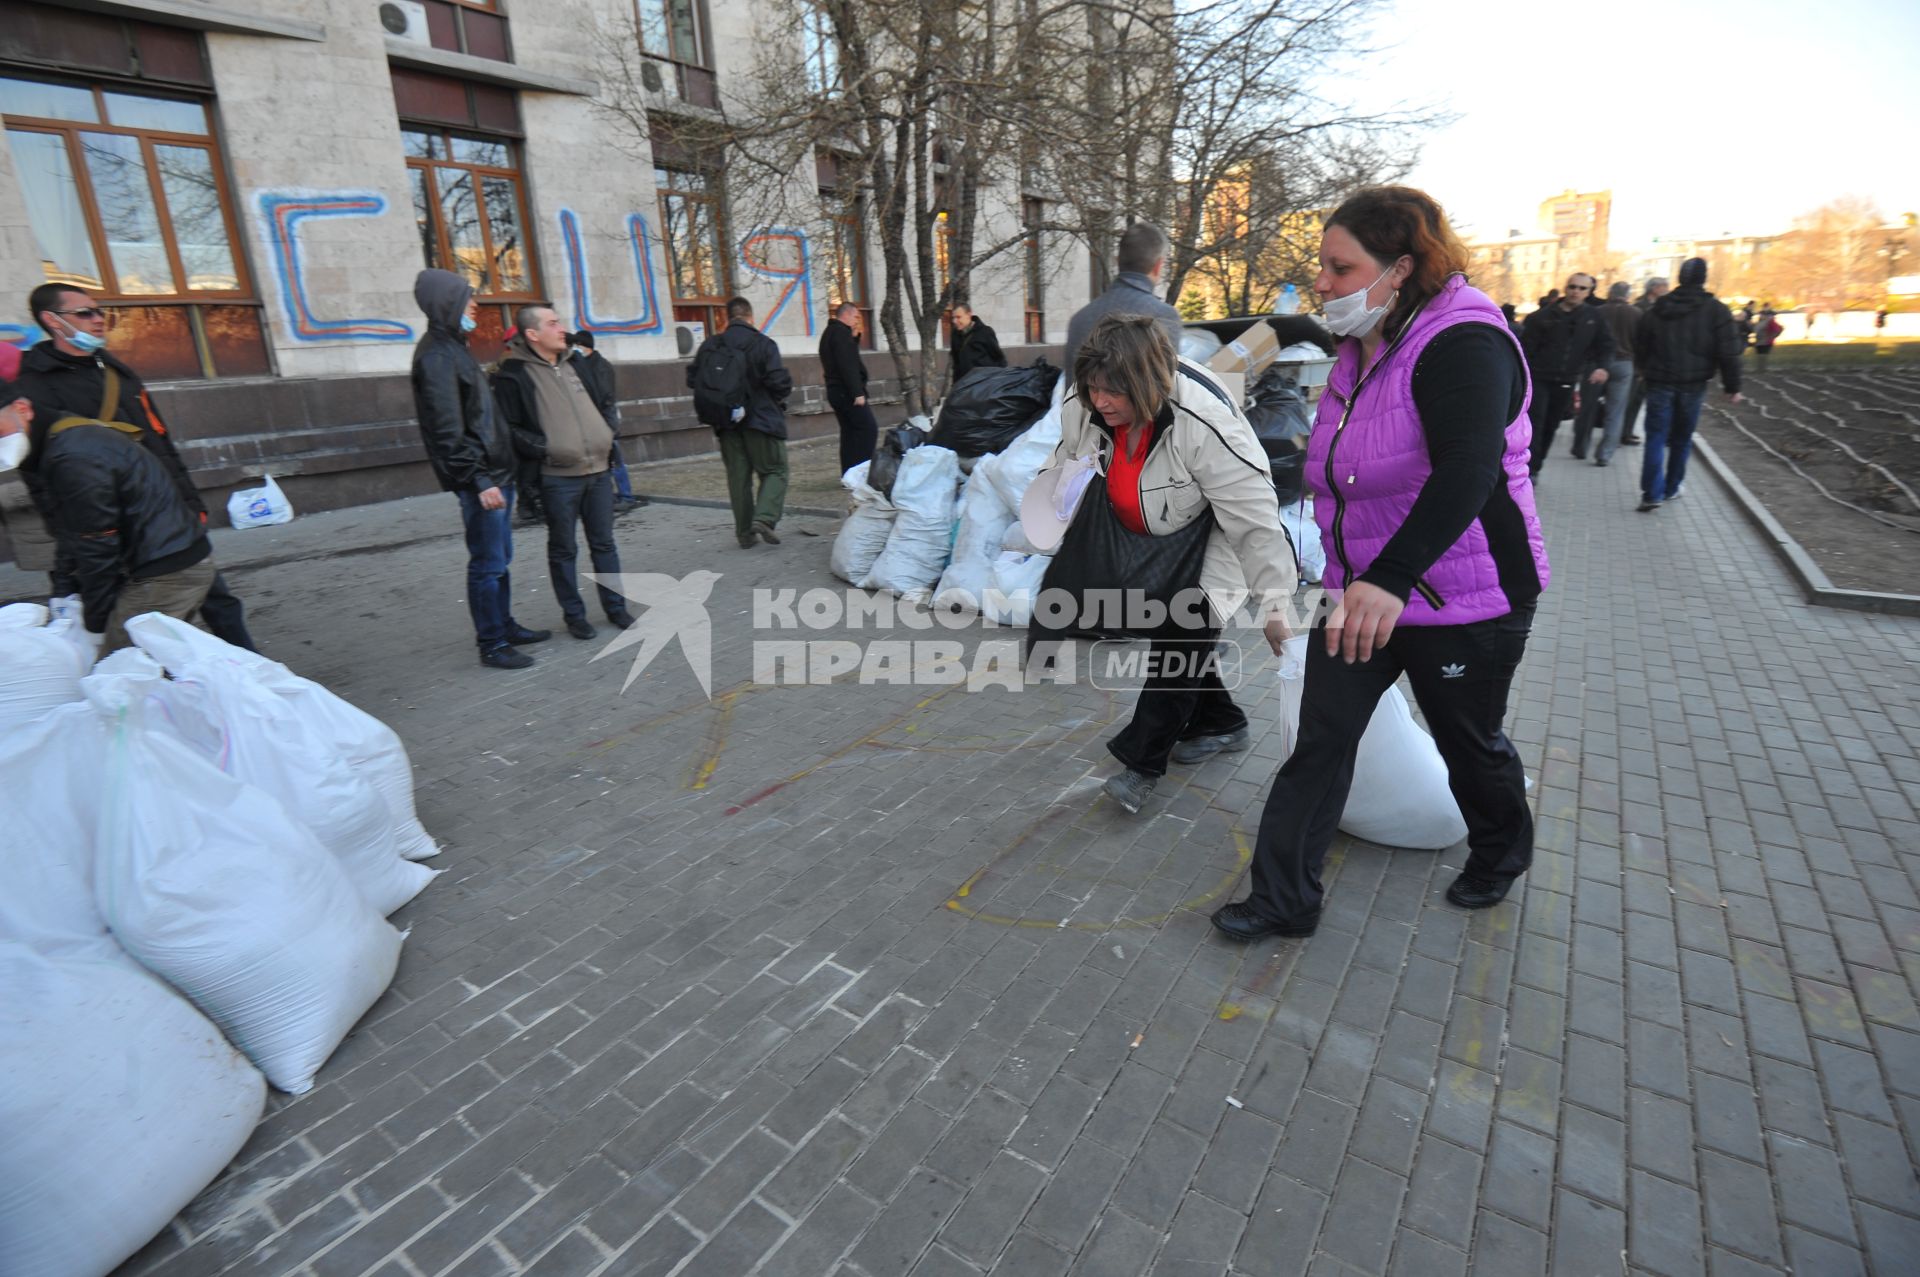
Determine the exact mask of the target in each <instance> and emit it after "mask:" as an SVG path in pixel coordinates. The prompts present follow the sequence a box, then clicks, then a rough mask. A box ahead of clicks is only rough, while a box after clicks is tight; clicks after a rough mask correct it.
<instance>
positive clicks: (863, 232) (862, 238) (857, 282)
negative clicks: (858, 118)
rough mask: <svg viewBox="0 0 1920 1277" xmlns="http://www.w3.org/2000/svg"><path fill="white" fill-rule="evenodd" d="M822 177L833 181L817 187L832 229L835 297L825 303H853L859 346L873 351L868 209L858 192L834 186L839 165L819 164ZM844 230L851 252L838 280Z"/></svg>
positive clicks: (836, 163)
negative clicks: (843, 275) (857, 317)
mask: <svg viewBox="0 0 1920 1277" xmlns="http://www.w3.org/2000/svg"><path fill="white" fill-rule="evenodd" d="M819 167H820V171H821V175H822V176H823V177H826V176H828V175H829V172H830V173H831V175H832V176H833V178H834V181H833V182H831V183H823V184H822V185H821V187H820V200H821V204H822V207H823V209H824V210H831V211H827V212H826V220H827V224H828V225H829V226H830V227H832V228H833V229H832V230H831V231H830V232H829V234H831V235H832V236H833V239H832V241H831V242H832V245H833V247H832V249H831V258H832V263H833V270H834V280H833V290H834V295H833V296H832V297H831V298H830V299H829V301H828V304H829V305H832V306H838V305H840V304H841V303H842V302H852V303H853V306H854V309H855V310H858V311H859V312H860V338H859V340H860V344H861V345H862V346H863V347H865V348H866V349H868V350H873V349H875V348H876V347H875V343H874V334H873V291H872V285H871V283H870V282H869V279H868V275H869V272H868V270H867V209H866V202H865V201H864V200H862V199H861V197H860V192H859V190H858V189H854V190H851V191H849V190H846V189H844V188H842V187H840V186H839V185H838V184H837V181H838V174H839V165H838V161H837V160H836V161H835V162H834V163H833V164H832V165H831V166H828V165H821V166H819ZM842 228H844V229H845V230H846V232H847V233H848V234H849V235H850V237H851V241H852V245H853V252H852V255H851V260H850V261H849V262H848V263H847V270H848V278H847V279H841V278H840V277H839V271H838V269H837V267H838V266H839V264H840V238H839V237H840V233H841V229H842Z"/></svg>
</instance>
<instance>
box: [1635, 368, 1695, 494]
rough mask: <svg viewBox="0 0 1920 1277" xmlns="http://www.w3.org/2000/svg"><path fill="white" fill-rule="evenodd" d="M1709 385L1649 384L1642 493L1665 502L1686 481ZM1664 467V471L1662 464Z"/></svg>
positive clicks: (1641, 464) (1654, 382) (1641, 461)
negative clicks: (1696, 430) (1702, 403)
mask: <svg viewBox="0 0 1920 1277" xmlns="http://www.w3.org/2000/svg"><path fill="white" fill-rule="evenodd" d="M1706 397H1707V384H1706V383H1705V382H1701V383H1700V384H1699V385H1696V386H1673V385H1665V384H1662V383H1661V382H1657V381H1650V382H1648V383H1647V420H1646V426H1645V436H1646V437H1645V439H1644V441H1643V443H1642V447H1643V449H1644V451H1643V452H1642V453H1641V457H1640V496H1641V498H1642V499H1643V500H1647V501H1653V502H1660V501H1665V500H1667V499H1669V498H1670V497H1672V496H1673V494H1674V493H1676V492H1678V491H1680V485H1681V484H1682V483H1684V482H1686V478H1687V458H1688V457H1689V456H1690V455H1692V453H1693V428H1694V426H1696V425H1697V424H1699V421H1700V404H1701V401H1702V400H1704V399H1705V398H1706ZM1663 466H1664V473H1662V467H1663Z"/></svg>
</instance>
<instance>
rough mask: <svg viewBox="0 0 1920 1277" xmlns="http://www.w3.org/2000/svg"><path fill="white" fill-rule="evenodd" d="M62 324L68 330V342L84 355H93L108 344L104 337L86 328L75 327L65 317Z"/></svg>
mask: <svg viewBox="0 0 1920 1277" xmlns="http://www.w3.org/2000/svg"><path fill="white" fill-rule="evenodd" d="M60 326H61V327H62V328H64V329H66V330H67V343H68V344H69V345H71V346H72V347H73V348H74V349H75V350H77V351H79V352H80V353H81V354H83V355H91V354H93V353H94V352H95V351H97V350H99V349H100V348H101V347H102V346H105V345H106V344H107V343H106V341H105V339H104V338H100V337H95V336H94V335H93V334H92V333H90V332H88V331H87V330H86V329H84V328H75V327H74V326H73V325H72V324H70V323H68V322H67V321H66V320H65V319H64V318H62V319H61V320H60Z"/></svg>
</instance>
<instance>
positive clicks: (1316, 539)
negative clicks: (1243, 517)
mask: <svg viewBox="0 0 1920 1277" xmlns="http://www.w3.org/2000/svg"><path fill="white" fill-rule="evenodd" d="M1280 526H1281V527H1283V528H1285V529H1286V530H1287V535H1288V536H1289V537H1291V538H1293V552H1294V553H1295V554H1296V555H1298V556H1299V558H1300V579H1301V580H1303V581H1305V582H1306V583H1307V584H1309V585H1318V584H1319V583H1320V578H1321V577H1322V576H1323V575H1325V574H1326V571H1327V551H1326V547H1324V546H1322V545H1321V544H1320V525H1319V524H1318V523H1315V522H1314V520H1313V498H1312V497H1305V498H1303V499H1301V500H1299V501H1295V502H1293V503H1292V504H1291V505H1283V506H1281V507H1280Z"/></svg>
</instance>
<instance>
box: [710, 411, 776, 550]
mask: <svg viewBox="0 0 1920 1277" xmlns="http://www.w3.org/2000/svg"><path fill="white" fill-rule="evenodd" d="M716 433H717V434H719V436H720V460H721V461H722V462H724V463H725V464H726V467H727V500H728V501H730V502H731V503H732V504H733V531H734V535H735V536H738V537H748V536H751V535H752V534H753V525H754V524H756V523H764V524H766V525H767V526H768V527H770V528H771V527H777V526H778V525H779V523H780V515H781V513H782V512H783V511H784V510H785V509H786V508H787V441H786V440H785V439H776V438H774V437H773V436H772V435H770V434H763V433H762V432H760V431H758V430H748V429H745V428H744V427H743V428H741V429H737V430H721V431H717V432H716ZM756 477H757V478H758V479H759V480H760V492H759V494H758V495H757V496H756V495H755V494H754V490H753V481H754V479H755V478H756Z"/></svg>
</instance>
